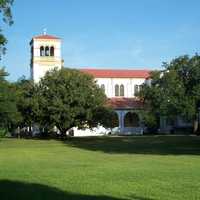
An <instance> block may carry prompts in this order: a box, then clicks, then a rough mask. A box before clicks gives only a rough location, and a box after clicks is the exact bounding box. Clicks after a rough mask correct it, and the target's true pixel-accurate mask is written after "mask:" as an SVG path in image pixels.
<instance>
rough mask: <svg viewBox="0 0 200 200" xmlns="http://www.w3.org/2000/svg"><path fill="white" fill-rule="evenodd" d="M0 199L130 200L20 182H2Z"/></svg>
mask: <svg viewBox="0 0 200 200" xmlns="http://www.w3.org/2000/svg"><path fill="white" fill-rule="evenodd" d="M0 199H2V200H67V199H69V200H128V199H121V198H115V197H109V196H104V195H102V196H95V195H84V194H74V193H70V192H65V191H62V190H59V189H57V188H54V187H49V186H47V185H41V184H36V183H24V182H18V181H10V180H1V181H0ZM130 199H132V200H153V199H150V198H145V197H138V196H131V197H130Z"/></svg>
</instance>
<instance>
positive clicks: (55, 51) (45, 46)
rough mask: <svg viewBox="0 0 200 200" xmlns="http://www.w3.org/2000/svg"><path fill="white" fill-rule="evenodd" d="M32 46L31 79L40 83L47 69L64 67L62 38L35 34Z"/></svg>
mask: <svg viewBox="0 0 200 200" xmlns="http://www.w3.org/2000/svg"><path fill="white" fill-rule="evenodd" d="M30 47H31V63H30V70H31V79H32V80H33V81H34V82H35V83H38V82H39V81H40V79H41V78H42V77H43V76H44V75H45V74H46V72H47V71H50V70H53V69H55V68H57V69H61V68H62V64H63V63H62V57H61V39H60V38H58V37H55V36H52V35H47V34H46V32H44V34H43V35H39V36H35V37H33V38H32V40H31V42H30Z"/></svg>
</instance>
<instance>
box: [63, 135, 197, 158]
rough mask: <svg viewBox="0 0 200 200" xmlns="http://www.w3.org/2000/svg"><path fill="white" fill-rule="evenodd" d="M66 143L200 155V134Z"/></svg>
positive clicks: (135, 151)
mask: <svg viewBox="0 0 200 200" xmlns="http://www.w3.org/2000/svg"><path fill="white" fill-rule="evenodd" d="M64 143H65V144H66V145H70V146H72V147H77V148H82V149H86V150H92V151H102V152H105V153H118V154H123V153H127V154H153V155H200V137H198V136H170V135H169V136H158V135H155V136H122V137H112V136H111V137H82V138H70V139H68V140H66V141H64Z"/></svg>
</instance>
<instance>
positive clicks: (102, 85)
mask: <svg viewBox="0 0 200 200" xmlns="http://www.w3.org/2000/svg"><path fill="white" fill-rule="evenodd" d="M101 89H102V90H103V91H104V92H105V85H104V84H101Z"/></svg>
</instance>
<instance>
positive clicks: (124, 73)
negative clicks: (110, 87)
mask: <svg viewBox="0 0 200 200" xmlns="http://www.w3.org/2000/svg"><path fill="white" fill-rule="evenodd" d="M80 71H82V72H85V73H88V74H90V75H92V76H94V77H95V78H148V77H149V76H150V70H126V69H125V70H123V69H80Z"/></svg>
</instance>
